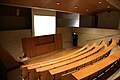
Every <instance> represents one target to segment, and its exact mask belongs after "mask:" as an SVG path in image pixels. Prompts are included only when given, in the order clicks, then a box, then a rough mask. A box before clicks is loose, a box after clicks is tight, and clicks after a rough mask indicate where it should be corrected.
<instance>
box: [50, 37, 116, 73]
mask: <svg viewBox="0 0 120 80" xmlns="http://www.w3.org/2000/svg"><path fill="white" fill-rule="evenodd" d="M115 45H116V40H115V39H112V43H111V44H110V45H109V46H108V47H107V48H105V49H104V50H102V51H100V52H98V53H97V54H94V55H92V56H90V57H88V58H85V59H83V60H80V61H76V62H74V63H71V64H69V65H65V66H62V67H58V68H55V69H51V70H49V72H50V73H51V75H55V74H57V73H60V72H64V71H66V70H69V69H72V68H75V67H78V66H80V65H83V64H86V63H88V62H91V61H93V60H95V59H97V58H99V57H101V56H103V55H105V54H106V53H107V52H109V51H110V50H111V49H112V48H113V47H114V46H115Z"/></svg>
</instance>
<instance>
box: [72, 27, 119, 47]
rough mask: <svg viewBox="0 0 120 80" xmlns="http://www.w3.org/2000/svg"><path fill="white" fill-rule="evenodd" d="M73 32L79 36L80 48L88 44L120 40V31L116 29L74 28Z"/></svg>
mask: <svg viewBox="0 0 120 80" xmlns="http://www.w3.org/2000/svg"><path fill="white" fill-rule="evenodd" d="M72 32H76V33H77V34H78V46H83V45H84V44H85V43H86V42H90V43H92V42H94V41H97V42H98V43H99V42H100V41H101V40H106V41H109V40H110V39H111V38H116V39H120V30H115V29H99V28H73V29H72Z"/></svg>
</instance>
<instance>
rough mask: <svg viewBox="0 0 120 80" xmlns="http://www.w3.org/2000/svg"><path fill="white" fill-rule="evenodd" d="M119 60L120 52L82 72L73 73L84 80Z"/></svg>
mask: <svg viewBox="0 0 120 80" xmlns="http://www.w3.org/2000/svg"><path fill="white" fill-rule="evenodd" d="M119 58H120V50H119V51H117V52H116V53H114V54H112V55H111V56H109V57H107V58H105V59H103V60H101V61H99V62H97V63H95V64H94V65H91V66H89V67H87V68H84V69H82V70H79V71H76V72H74V73H72V75H73V76H74V77H75V78H76V79H78V80H81V79H84V78H86V77H88V76H90V75H92V74H94V73H96V72H98V71H100V70H102V69H104V68H105V67H107V66H109V65H110V64H112V63H113V62H115V61H116V60H118V59H119ZM100 65H101V66H100Z"/></svg>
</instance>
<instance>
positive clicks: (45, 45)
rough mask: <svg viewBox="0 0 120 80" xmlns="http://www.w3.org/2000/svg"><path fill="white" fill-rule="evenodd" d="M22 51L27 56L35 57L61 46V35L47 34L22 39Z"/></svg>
mask: <svg viewBox="0 0 120 80" xmlns="http://www.w3.org/2000/svg"><path fill="white" fill-rule="evenodd" d="M22 46H23V52H24V53H25V54H26V55H27V56H28V57H35V56H38V55H41V54H44V53H48V52H51V51H54V50H58V49H61V48H63V46H62V35H61V34H56V35H47V36H40V37H30V38H23V39H22Z"/></svg>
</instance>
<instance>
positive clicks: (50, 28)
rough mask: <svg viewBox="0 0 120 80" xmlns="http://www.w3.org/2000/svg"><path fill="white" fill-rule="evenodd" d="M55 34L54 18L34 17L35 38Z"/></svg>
mask: <svg viewBox="0 0 120 80" xmlns="http://www.w3.org/2000/svg"><path fill="white" fill-rule="evenodd" d="M55 33H56V18H55V16H42V15H34V34H35V36H42V35H50V34H55Z"/></svg>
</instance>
